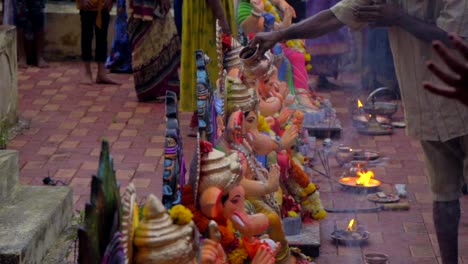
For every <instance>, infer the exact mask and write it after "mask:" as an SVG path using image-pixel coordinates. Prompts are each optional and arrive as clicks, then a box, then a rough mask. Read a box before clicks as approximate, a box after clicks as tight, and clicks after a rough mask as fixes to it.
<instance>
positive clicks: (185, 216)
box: [169, 204, 193, 225]
mask: <svg viewBox="0 0 468 264" xmlns="http://www.w3.org/2000/svg"><path fill="white" fill-rule="evenodd" d="M169 215H170V216H171V219H172V221H173V222H174V224H176V225H186V224H188V223H190V221H192V218H193V214H192V212H191V211H190V210H189V209H187V208H186V207H185V206H183V205H180V204H178V205H175V206H174V207H172V208H171V209H170V210H169Z"/></svg>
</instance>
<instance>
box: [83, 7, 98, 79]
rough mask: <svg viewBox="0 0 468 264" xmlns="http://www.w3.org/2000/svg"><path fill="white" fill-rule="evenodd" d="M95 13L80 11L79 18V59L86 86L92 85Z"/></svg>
mask: <svg viewBox="0 0 468 264" xmlns="http://www.w3.org/2000/svg"><path fill="white" fill-rule="evenodd" d="M96 16H97V12H95V11H85V10H80V18H81V59H82V60H83V63H84V68H85V75H86V76H85V78H86V79H85V81H84V83H86V84H92V83H93V82H94V81H93V73H92V71H91V61H92V60H93V54H92V52H93V34H94V24H95V23H96Z"/></svg>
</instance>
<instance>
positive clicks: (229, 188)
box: [182, 141, 279, 264]
mask: <svg viewBox="0 0 468 264" xmlns="http://www.w3.org/2000/svg"><path fill="white" fill-rule="evenodd" d="M197 146H198V148H197V154H196V157H195V158H194V160H193V162H192V165H191V168H190V185H185V186H184V191H183V197H182V204H183V205H185V206H186V207H187V208H189V209H190V211H191V212H192V213H193V215H194V222H195V223H196V225H197V227H198V229H199V230H200V232H201V233H202V234H203V235H204V237H207V238H209V239H211V240H213V241H216V242H219V243H220V244H221V246H222V248H223V249H224V252H225V255H226V262H219V263H223V264H224V263H257V264H263V263H265V264H266V263H271V264H273V263H275V257H274V256H275V253H276V251H277V250H278V248H279V244H277V243H275V242H273V241H272V240H271V239H269V238H262V239H260V238H258V237H257V236H258V235H261V234H263V233H264V232H265V231H266V230H267V228H268V226H269V221H268V218H267V217H266V216H265V215H264V214H247V212H246V209H245V205H244V204H245V203H244V201H245V191H244V188H243V187H242V185H240V181H241V179H242V178H241V166H240V163H239V157H238V155H237V154H236V153H233V154H230V155H229V156H226V155H225V153H223V152H221V151H218V150H216V149H214V148H213V147H212V145H211V143H209V142H206V141H201V142H200V143H199V144H198V145H197ZM210 220H213V221H215V222H216V223H217V226H218V230H219V234H220V236H216V235H215V234H213V232H211V229H210V224H209V223H210ZM236 231H237V232H236ZM215 233H216V232H215ZM238 234H240V236H239V235H238Z"/></svg>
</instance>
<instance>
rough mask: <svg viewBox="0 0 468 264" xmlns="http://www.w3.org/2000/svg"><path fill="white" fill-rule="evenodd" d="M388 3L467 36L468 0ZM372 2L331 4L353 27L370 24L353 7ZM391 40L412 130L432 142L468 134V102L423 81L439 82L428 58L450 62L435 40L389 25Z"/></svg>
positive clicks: (354, 0) (352, 0)
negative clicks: (427, 86) (445, 94)
mask: <svg viewBox="0 0 468 264" xmlns="http://www.w3.org/2000/svg"><path fill="white" fill-rule="evenodd" d="M388 2H393V3H396V4H398V5H399V6H400V8H401V9H402V10H404V11H405V12H407V13H408V14H409V15H411V16H414V17H416V18H419V19H421V20H423V21H426V22H429V21H434V22H435V23H436V25H437V26H438V27H439V28H441V29H443V30H444V31H446V32H454V33H457V34H459V35H460V36H462V37H464V38H466V37H468V0H395V1H392V0H388ZM369 4H372V0H342V1H341V2H339V3H337V4H336V5H335V6H333V7H332V8H331V11H332V12H333V13H334V14H335V16H336V17H337V18H338V19H339V20H340V21H341V22H343V23H344V24H346V25H348V26H349V27H350V28H352V29H359V28H361V27H362V26H364V25H365V24H364V23H361V22H359V21H357V19H356V18H355V17H354V15H353V8H354V7H355V6H358V5H369ZM430 5H432V6H430ZM389 39H390V45H391V48H392V53H393V59H394V63H395V71H396V74H397V77H398V83H399V86H400V90H401V95H402V100H403V105H404V108H405V118H406V121H407V123H408V125H407V132H408V134H409V135H410V136H414V137H416V138H419V139H421V140H431V141H447V140H450V139H452V138H455V137H460V136H463V135H468V107H466V106H464V105H463V104H461V103H459V102H458V101H456V100H452V99H447V98H444V97H441V96H437V95H434V94H432V93H430V92H428V91H426V90H425V89H423V88H422V82H423V81H432V82H435V83H440V81H439V79H438V78H437V77H435V76H434V75H433V74H431V73H430V71H429V70H428V69H427V68H426V66H425V65H426V61H427V60H433V61H435V62H436V63H438V64H439V65H441V66H442V65H445V64H444V63H442V62H441V60H440V58H439V56H438V55H437V54H436V53H435V52H434V51H433V50H432V48H431V43H427V42H424V41H422V40H419V39H417V38H416V37H415V36H413V35H412V34H410V33H408V32H406V31H405V30H403V29H402V28H399V27H392V28H390V30H389Z"/></svg>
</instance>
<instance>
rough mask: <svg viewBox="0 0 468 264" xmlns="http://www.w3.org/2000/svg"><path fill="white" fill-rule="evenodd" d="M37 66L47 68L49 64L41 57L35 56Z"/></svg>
mask: <svg viewBox="0 0 468 264" xmlns="http://www.w3.org/2000/svg"><path fill="white" fill-rule="evenodd" d="M37 67H39V68H49V64H48V63H47V61H45V60H44V58H43V57H38V58H37Z"/></svg>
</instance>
